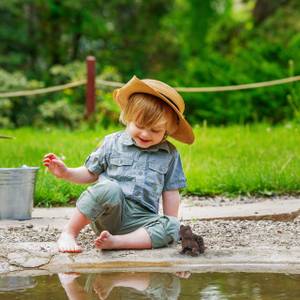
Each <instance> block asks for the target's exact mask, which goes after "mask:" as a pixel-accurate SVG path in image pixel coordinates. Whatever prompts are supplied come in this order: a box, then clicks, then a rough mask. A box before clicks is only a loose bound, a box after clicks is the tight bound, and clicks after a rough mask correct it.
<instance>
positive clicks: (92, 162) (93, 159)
mask: <svg viewBox="0 0 300 300" xmlns="http://www.w3.org/2000/svg"><path fill="white" fill-rule="evenodd" d="M106 144H107V143H106V140H104V142H103V143H102V145H101V146H99V147H98V148H97V149H96V150H95V151H94V152H92V153H91V154H90V155H89V156H88V158H87V159H86V161H85V163H84V166H85V167H86V168H87V169H88V170H89V171H90V172H92V173H93V174H95V175H100V174H101V173H103V172H104V171H105V170H106V168H107V159H106V154H107V152H106V148H107V145H106Z"/></svg>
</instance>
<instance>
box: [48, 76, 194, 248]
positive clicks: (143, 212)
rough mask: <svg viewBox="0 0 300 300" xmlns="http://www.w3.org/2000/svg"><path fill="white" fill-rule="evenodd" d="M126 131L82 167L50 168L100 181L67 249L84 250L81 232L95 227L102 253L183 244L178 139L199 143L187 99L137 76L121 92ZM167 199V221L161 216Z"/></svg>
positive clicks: (75, 221) (65, 238)
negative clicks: (79, 237) (189, 120)
mask: <svg viewBox="0 0 300 300" xmlns="http://www.w3.org/2000/svg"><path fill="white" fill-rule="evenodd" d="M113 95H114V99H115V101H116V102H117V103H118V105H119V106H120V108H121V116H120V119H121V121H122V122H123V123H124V124H125V125H126V130H124V131H121V132H117V133H113V134H111V135H108V136H106V137H105V139H104V142H103V144H102V145H101V146H100V147H99V148H98V149H97V150H96V151H95V152H93V153H92V154H91V155H90V156H89V157H88V158H87V160H86V162H85V165H84V166H82V167H79V168H68V167H67V166H66V165H65V164H64V163H63V162H62V161H61V160H60V159H59V158H58V157H57V156H56V155H55V154H52V153H50V154H47V155H45V157H44V165H45V166H46V167H48V169H49V171H50V172H51V173H52V174H54V175H55V176H56V177H58V178H62V179H65V180H68V181H71V182H74V183H79V184H84V183H93V182H95V181H97V183H96V184H94V185H92V186H90V187H89V188H88V189H87V190H86V191H85V192H83V193H82V194H81V196H80V198H79V199H78V201H77V203H76V209H75V211H74V214H73V216H72V217H71V219H70V220H69V222H68V223H67V225H66V227H65V228H64V230H63V232H62V234H61V236H60V238H59V239H58V249H59V251H61V252H81V251H82V250H81V248H80V246H79V245H78V244H77V242H76V237H77V235H78V234H79V232H80V230H81V229H82V228H83V227H85V226H86V225H88V224H91V226H92V228H93V230H94V231H95V233H96V234H97V235H98V237H97V238H96V239H95V245H96V247H97V248H100V249H149V248H159V247H163V246H166V245H168V244H169V243H171V242H174V241H177V240H178V231H179V221H178V219H177V214H178V208H179V201H180V196H179V192H178V189H180V188H183V187H185V185H186V180H185V177H184V174H183V170H182V165H181V161H180V156H179V153H178V152H177V150H176V148H175V147H174V146H173V145H172V144H171V143H170V142H168V141H166V138H167V136H171V137H173V138H174V139H177V140H179V141H181V142H184V143H187V144H191V143H193V141H194V134H193V131H192V128H191V126H190V125H189V124H188V123H187V121H186V120H185V119H184V116H183V112H184V101H183V99H182V98H181V96H180V95H179V94H178V93H177V91H176V90H175V89H173V88H172V87H170V86H168V85H167V84H165V83H163V82H161V81H157V80H152V79H144V80H140V79H138V78H137V77H135V76H134V77H133V78H132V79H131V80H130V81H129V82H128V83H127V84H125V85H124V86H123V87H122V88H120V89H118V90H115V91H114V94H113ZM161 196H162V200H163V213H164V216H160V215H158V209H159V199H160V197H161Z"/></svg>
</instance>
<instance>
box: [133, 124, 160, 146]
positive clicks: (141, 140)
mask: <svg viewBox="0 0 300 300" xmlns="http://www.w3.org/2000/svg"><path fill="white" fill-rule="evenodd" d="M127 131H128V133H129V134H130V136H131V137H132V138H133V140H134V141H135V143H136V145H137V146H138V147H140V148H144V149H146V148H149V147H151V146H154V145H157V144H159V143H160V142H161V141H162V139H163V138H164V136H165V133H166V125H165V124H162V125H154V126H153V127H151V128H145V127H143V126H140V125H139V124H137V123H135V122H130V123H129V124H128V125H127Z"/></svg>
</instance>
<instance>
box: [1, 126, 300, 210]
mask: <svg viewBox="0 0 300 300" xmlns="http://www.w3.org/2000/svg"><path fill="white" fill-rule="evenodd" d="M116 130H118V129H116V128H111V129H109V130H104V129H100V130H99V129H98V130H93V131H92V130H81V131H79V130H78V131H74V132H71V131H67V130H62V129H32V128H22V129H17V130H1V134H5V135H12V136H14V137H16V139H14V140H4V139H0V159H1V164H0V167H18V166H21V165H23V164H26V165H29V166H39V167H41V168H40V170H39V174H38V180H37V186H36V195H35V201H36V205H59V204H67V203H69V202H70V201H72V200H74V199H76V198H77V197H78V196H79V195H80V193H81V192H82V191H83V190H84V189H85V188H86V186H84V185H76V184H71V183H68V182H64V181H62V180H58V179H56V178H54V177H53V176H52V175H51V174H49V173H48V172H46V170H45V168H44V167H43V166H42V158H43V155H44V154H46V153H49V152H54V153H56V154H58V155H60V156H63V157H65V163H66V164H67V165H68V166H70V167H77V166H80V165H82V164H83V163H84V160H85V158H86V157H87V156H88V154H89V153H90V152H91V151H93V149H95V147H96V146H97V144H99V142H100V141H101V139H102V138H103V137H104V136H105V135H106V134H108V133H111V132H114V131H116ZM195 134H196V142H195V143H194V144H193V145H191V146H188V145H184V144H181V143H178V142H174V141H173V142H174V143H175V144H176V146H177V148H178V149H179V151H180V153H181V156H182V161H183V166H184V170H185V173H186V176H187V179H188V187H187V188H186V189H185V190H184V191H183V192H184V193H191V194H198V195H218V194H225V195H240V194H263V195H271V194H274V193H276V194H290V193H293V194H294V193H299V192H300V147H299V142H300V129H299V127H293V126H285V127H284V126H280V127H268V126H267V125H255V126H244V127H242V126H232V127H225V128H219V127H218V128H209V127H208V128H207V127H195Z"/></svg>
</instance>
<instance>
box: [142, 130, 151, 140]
mask: <svg viewBox="0 0 300 300" xmlns="http://www.w3.org/2000/svg"><path fill="white" fill-rule="evenodd" d="M141 137H142V138H144V139H146V138H148V137H150V130H147V129H144V130H143V131H142V132H141Z"/></svg>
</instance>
